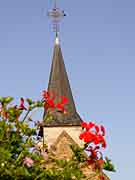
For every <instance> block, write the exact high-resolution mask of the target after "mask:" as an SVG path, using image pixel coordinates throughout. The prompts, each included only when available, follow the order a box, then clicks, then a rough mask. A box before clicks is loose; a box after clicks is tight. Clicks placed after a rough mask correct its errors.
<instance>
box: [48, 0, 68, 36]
mask: <svg viewBox="0 0 135 180" xmlns="http://www.w3.org/2000/svg"><path fill="white" fill-rule="evenodd" d="M48 16H49V17H50V18H51V19H52V22H53V31H54V32H55V33H56V36H58V32H59V26H60V21H61V20H62V18H63V17H64V16H66V14H65V12H64V11H63V10H61V9H59V8H58V7H57V2H56V0H55V1H54V8H53V9H51V10H50V11H48Z"/></svg>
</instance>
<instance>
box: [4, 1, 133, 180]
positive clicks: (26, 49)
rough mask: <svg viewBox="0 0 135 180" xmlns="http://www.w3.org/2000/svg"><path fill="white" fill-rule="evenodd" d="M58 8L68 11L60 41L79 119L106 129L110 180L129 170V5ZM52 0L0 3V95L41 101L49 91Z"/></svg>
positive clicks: (119, 179) (84, 4)
mask: <svg viewBox="0 0 135 180" xmlns="http://www.w3.org/2000/svg"><path fill="white" fill-rule="evenodd" d="M58 4H59V5H60V7H61V8H62V9H64V10H65V11H66V12H67V17H66V18H65V19H64V21H62V24H61V32H60V40H61V47H62V51H63V56H64V60H65V64H66V68H67V72H68V76H69V79H70V83H71V87H72V91H73V95H74V99H75V103H76V107H77V110H78V112H79V113H80V115H81V117H82V119H84V120H87V121H96V122H97V123H102V124H104V125H105V126H106V128H107V131H108V134H107V141H108V148H107V150H106V152H105V154H108V155H109V156H110V157H111V158H112V159H113V161H114V163H115V164H116V166H117V173H115V174H112V173H109V176H110V177H111V179H112V180H127V179H133V174H134V172H133V170H135V165H134V162H135V156H134V152H135V141H134V136H135V109H134V108H135V1H134V0H128V1H127V0H109V1H107V0H102V1H101V0H85V1H77V0H74V1H65V0H63V1H62V0H59V1H58ZM52 6H53V1H51V0H23V1H21V0H12V1H11V0H0V84H1V87H0V95H1V96H7V95H11V96H14V97H17V98H19V97H22V96H23V97H32V98H34V99H38V98H40V93H41V91H42V89H45V88H47V84H48V78H49V73H50V66H51V60H52V53H53V46H54V37H55V36H54V33H53V32H52V31H51V23H50V21H49V19H48V17H46V12H47V10H48V9H50V8H52Z"/></svg>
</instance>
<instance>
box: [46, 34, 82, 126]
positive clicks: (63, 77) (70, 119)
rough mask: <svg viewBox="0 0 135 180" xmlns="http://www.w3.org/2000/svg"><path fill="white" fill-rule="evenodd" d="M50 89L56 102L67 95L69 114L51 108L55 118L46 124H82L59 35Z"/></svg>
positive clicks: (56, 41)
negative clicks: (54, 95)
mask: <svg viewBox="0 0 135 180" xmlns="http://www.w3.org/2000/svg"><path fill="white" fill-rule="evenodd" d="M48 91H49V92H53V93H54V94H56V95H57V96H56V99H55V100H56V103H57V102H59V97H61V96H66V97H67V98H68V100H69V103H68V104H67V105H66V110H67V114H62V113H60V112H56V111H54V110H50V111H51V113H52V115H53V118H54V119H53V120H52V121H50V122H46V123H45V125H46V126H72V125H76V126H78V125H80V123H81V122H82V120H81V118H80V116H79V115H78V113H77V112H76V107H75V103H74V100H73V96H72V91H71V88H70V83H69V80H68V75H67V72H66V68H65V64H64V60H63V56H62V51H61V47H60V42H59V38H58V36H56V39H55V46H54V52H53V59H52V66H51V73H50V79H49V84H48Z"/></svg>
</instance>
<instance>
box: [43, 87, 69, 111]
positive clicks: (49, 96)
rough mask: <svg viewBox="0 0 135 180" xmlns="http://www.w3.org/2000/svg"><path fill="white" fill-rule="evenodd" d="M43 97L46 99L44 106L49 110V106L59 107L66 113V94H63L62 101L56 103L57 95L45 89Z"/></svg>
mask: <svg viewBox="0 0 135 180" xmlns="http://www.w3.org/2000/svg"><path fill="white" fill-rule="evenodd" d="M42 96H43V99H44V102H45V103H44V108H45V109H46V110H47V109H48V108H57V109H59V110H60V111H62V112H63V113H66V109H65V105H66V104H67V103H68V99H67V98H66V97H65V96H61V97H60V98H61V101H60V102H59V103H57V104H55V98H56V96H55V95H54V94H53V93H50V92H48V91H43V94H42Z"/></svg>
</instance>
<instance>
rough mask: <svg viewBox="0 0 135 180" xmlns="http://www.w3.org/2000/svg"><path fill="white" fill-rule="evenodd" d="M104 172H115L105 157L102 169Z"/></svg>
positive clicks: (110, 162)
mask: <svg viewBox="0 0 135 180" xmlns="http://www.w3.org/2000/svg"><path fill="white" fill-rule="evenodd" d="M103 168H104V169H105V170H107V171H112V172H116V170H115V167H114V165H113V164H112V161H111V160H110V159H108V158H107V157H106V158H105V161H104V167H103Z"/></svg>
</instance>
